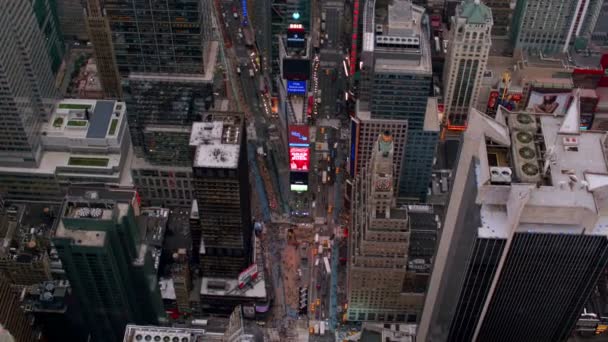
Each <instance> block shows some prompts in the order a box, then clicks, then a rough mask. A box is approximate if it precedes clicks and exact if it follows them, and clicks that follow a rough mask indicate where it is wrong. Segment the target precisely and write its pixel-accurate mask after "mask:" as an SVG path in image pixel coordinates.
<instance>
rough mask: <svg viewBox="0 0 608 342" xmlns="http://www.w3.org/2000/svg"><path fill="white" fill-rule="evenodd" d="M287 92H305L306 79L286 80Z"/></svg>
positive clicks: (301, 93) (300, 93)
mask: <svg viewBox="0 0 608 342" xmlns="http://www.w3.org/2000/svg"><path fill="white" fill-rule="evenodd" d="M287 93H288V94H298V95H304V94H306V81H287Z"/></svg>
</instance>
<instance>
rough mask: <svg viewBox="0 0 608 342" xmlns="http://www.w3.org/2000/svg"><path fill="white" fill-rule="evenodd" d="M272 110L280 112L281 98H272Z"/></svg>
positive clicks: (273, 112)
mask: <svg viewBox="0 0 608 342" xmlns="http://www.w3.org/2000/svg"><path fill="white" fill-rule="evenodd" d="M270 111H271V112H272V114H279V98H278V97H276V96H273V97H271V98H270Z"/></svg>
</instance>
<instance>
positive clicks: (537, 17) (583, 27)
mask: <svg viewBox="0 0 608 342" xmlns="http://www.w3.org/2000/svg"><path fill="white" fill-rule="evenodd" d="M602 3H603V1H601V0H549V1H540V0H530V1H525V0H518V1H517V6H516V7H515V11H514V14H513V27H512V30H511V38H512V40H513V44H514V45H515V47H516V48H520V49H524V50H528V51H530V52H534V53H542V54H552V53H557V52H567V51H568V49H569V48H570V46H571V45H572V44H574V43H575V42H576V40H577V39H579V38H581V39H583V40H586V39H588V38H590V36H591V33H592V32H593V30H594V28H595V25H596V23H597V20H598V17H599V15H600V11H601V7H602ZM549 8H550V9H551V10H547V9H549Z"/></svg>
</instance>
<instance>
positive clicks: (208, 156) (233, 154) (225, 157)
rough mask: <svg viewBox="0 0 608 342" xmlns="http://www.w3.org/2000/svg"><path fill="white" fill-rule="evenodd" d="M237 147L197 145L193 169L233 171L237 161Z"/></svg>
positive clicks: (229, 145)
mask: <svg viewBox="0 0 608 342" xmlns="http://www.w3.org/2000/svg"><path fill="white" fill-rule="evenodd" d="M239 150H240V146H239V145H234V144H220V143H217V144H210V145H199V146H198V147H197V148H196V154H195V156H194V166H195V167H211V168H219V169H235V168H236V166H237V164H238V161H239Z"/></svg>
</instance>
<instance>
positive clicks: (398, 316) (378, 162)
mask: <svg viewBox="0 0 608 342" xmlns="http://www.w3.org/2000/svg"><path fill="white" fill-rule="evenodd" d="M393 153H394V147H393V137H392V135H391V133H390V132H388V131H386V132H384V133H383V134H381V135H379V136H378V138H377V140H376V142H375V143H374V148H373V151H372V157H371V160H370V162H369V164H368V165H369V166H368V169H367V170H362V172H361V173H360V174H359V175H358V176H357V178H356V179H355V185H354V186H353V189H354V190H353V194H352V196H351V198H352V199H353V200H352V205H351V206H352V207H351V213H353V217H352V221H351V224H352V228H351V233H350V234H349V239H348V244H349V248H348V250H349V253H350V255H349V257H348V266H347V296H348V309H347V311H346V317H347V319H348V320H349V321H381V322H408V323H416V321H417V320H418V317H419V315H420V313H421V311H422V305H423V303H424V291H425V287H426V280H427V278H428V275H419V274H417V272H416V271H414V270H413V269H410V267H408V261H409V259H408V255H409V248H410V240H411V234H412V230H411V226H410V225H411V222H410V221H409V217H408V210H407V209H401V208H397V207H396V205H395V201H396V189H395V188H396V187H395V183H394V182H393V172H394V170H395V166H394V162H393ZM420 285H422V286H420Z"/></svg>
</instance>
